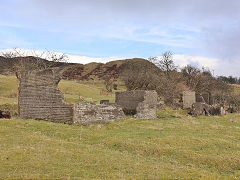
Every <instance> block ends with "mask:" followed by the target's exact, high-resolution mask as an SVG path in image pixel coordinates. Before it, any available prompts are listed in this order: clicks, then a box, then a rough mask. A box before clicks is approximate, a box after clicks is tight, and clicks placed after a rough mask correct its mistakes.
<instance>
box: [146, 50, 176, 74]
mask: <svg viewBox="0 0 240 180" xmlns="http://www.w3.org/2000/svg"><path fill="white" fill-rule="evenodd" d="M148 60H149V61H150V62H152V63H154V64H156V66H157V67H159V68H160V69H161V70H162V71H164V72H165V74H166V75H167V76H168V78H170V72H172V71H176V70H177V66H176V65H175V63H174V61H173V53H172V52H171V51H165V52H164V53H163V54H162V56H161V57H160V58H158V57H150V58H149V59H148Z"/></svg>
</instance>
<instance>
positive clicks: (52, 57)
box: [0, 48, 68, 71]
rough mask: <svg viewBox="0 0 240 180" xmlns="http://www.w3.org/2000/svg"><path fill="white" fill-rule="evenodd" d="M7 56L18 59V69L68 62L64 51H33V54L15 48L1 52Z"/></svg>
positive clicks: (52, 65) (24, 69)
mask: <svg viewBox="0 0 240 180" xmlns="http://www.w3.org/2000/svg"><path fill="white" fill-rule="evenodd" d="M0 55H1V56H3V57H5V58H12V59H16V65H15V69H16V71H31V70H43V69H48V68H52V67H54V66H56V64H57V63H59V62H67V61H68V56H67V55H66V54H63V53H55V52H51V51H43V52H37V51H35V50H32V51H31V56H29V55H27V53H26V52H25V51H22V50H20V49H18V48H14V49H13V50H12V51H9V52H4V53H1V54H0Z"/></svg>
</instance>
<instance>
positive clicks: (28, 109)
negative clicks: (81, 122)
mask: <svg viewBox="0 0 240 180" xmlns="http://www.w3.org/2000/svg"><path fill="white" fill-rule="evenodd" d="M18 79H19V81H20V83H19V95H18V113H19V116H20V117H21V118H31V119H37V120H49V121H54V122H61V123H68V124H71V123H72V121H73V105H69V104H67V103H65V102H64V97H63V94H62V93H61V92H60V90H59V89H58V88H57V86H58V83H59V81H60V80H61V77H60V76H59V73H57V72H55V71H54V70H52V69H49V70H44V71H31V72H24V73H21V74H19V75H18Z"/></svg>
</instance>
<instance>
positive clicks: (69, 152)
mask: <svg viewBox="0 0 240 180" xmlns="http://www.w3.org/2000/svg"><path fill="white" fill-rule="evenodd" d="M11 78H13V79H10V80H9V81H6V82H7V83H9V85H6V86H5V87H2V86H1V87H0V90H1V91H0V97H2V98H7V99H9V101H10V100H11V98H13V99H14V98H15V100H16V97H12V95H11V94H13V92H15V90H17V80H16V79H15V78H14V77H11ZM4 79H8V78H6V77H3V76H1V77H0V82H4ZM14 81H15V82H14ZM61 83H62V84H61ZM10 85H11V88H10ZM59 86H60V89H62V90H63V91H64V95H66V94H73V95H76V96H74V97H73V100H70V98H69V97H68V98H69V100H68V101H69V102H71V101H74V100H76V98H77V97H78V95H77V94H76V93H78V92H80V94H81V95H82V96H83V95H85V97H86V98H87V97H92V98H94V99H95V100H98V99H100V98H101V97H99V94H98V92H99V88H100V87H93V86H91V85H90V84H89V85H88V84H84V83H82V84H81V83H78V82H74V81H70V82H68V81H62V82H60V85H59ZM61 86H62V87H61ZM4 88H6V89H7V90H6V89H4ZM86 89H88V90H87V92H86ZM90 89H91V91H90ZM11 90H14V91H11ZM6 102H8V101H6ZM12 102H14V101H12ZM181 178H184V179H240V114H229V115H227V116H224V117H204V116H202V117H198V118H195V117H191V116H188V115H187V113H186V112H185V111H174V110H170V109H167V110H166V111H159V112H158V119H154V120H135V119H132V118H128V119H127V120H124V121H117V122H112V123H109V124H105V125H89V126H76V125H75V126H74V125H65V124H57V123H51V122H46V121H36V120H26V119H18V118H16V117H14V118H12V119H10V120H8V119H0V179H181Z"/></svg>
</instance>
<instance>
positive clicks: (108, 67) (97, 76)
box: [0, 56, 146, 80]
mask: <svg viewBox="0 0 240 180" xmlns="http://www.w3.org/2000/svg"><path fill="white" fill-rule="evenodd" d="M20 59H21V58H19V57H17V58H4V57H1V56H0V74H2V75H15V69H14V67H15V65H18V64H19V62H20ZM23 59H24V60H25V61H26V62H29V63H34V61H36V59H35V58H34V57H31V56H30V57H24V58H23ZM40 60H41V61H42V62H44V63H45V64H50V63H51V62H50V61H47V60H45V59H40ZM130 60H131V61H139V62H145V61H146V60H144V59H140V58H134V59H126V60H117V61H111V62H108V63H106V64H103V63H89V64H85V65H83V64H76V63H66V62H57V63H55V64H54V67H59V68H61V69H62V75H63V79H67V80H93V79H94V80H102V79H103V77H104V76H108V77H110V78H111V79H118V78H119V75H120V72H121V71H122V68H123V67H124V64H125V63H127V62H128V61H130Z"/></svg>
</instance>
